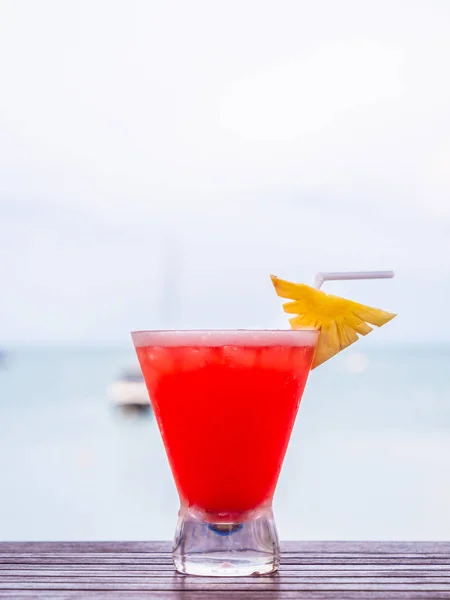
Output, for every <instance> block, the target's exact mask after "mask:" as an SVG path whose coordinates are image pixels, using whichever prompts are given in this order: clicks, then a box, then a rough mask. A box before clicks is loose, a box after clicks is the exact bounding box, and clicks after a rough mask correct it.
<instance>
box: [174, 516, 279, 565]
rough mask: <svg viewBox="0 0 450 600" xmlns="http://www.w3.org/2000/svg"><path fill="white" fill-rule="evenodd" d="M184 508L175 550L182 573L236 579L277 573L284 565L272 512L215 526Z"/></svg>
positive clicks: (177, 531) (175, 556)
mask: <svg viewBox="0 0 450 600" xmlns="http://www.w3.org/2000/svg"><path fill="white" fill-rule="evenodd" d="M204 517H205V515H204V514H202V513H201V512H199V511H196V510H193V509H191V508H181V510H180V513H179V518H178V525H177V530H176V534H175V541H174V547H173V561H174V564H175V568H176V570H177V571H179V572H180V573H186V574H188V575H207V576H209V577H211V576H213V577H214V576H216V577H236V576H248V575H264V574H267V573H273V571H276V570H277V569H278V565H279V564H280V548H279V543H278V534H277V530H276V527H275V521H274V518H273V513H272V509H271V508H264V509H260V510H257V511H254V512H253V513H251V514H250V515H246V518H245V520H243V521H242V522H226V521H225V522H220V523H214V522H211V520H210V518H209V519H208V520H206V519H205V518H204Z"/></svg>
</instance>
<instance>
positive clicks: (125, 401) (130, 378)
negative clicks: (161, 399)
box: [109, 369, 151, 411]
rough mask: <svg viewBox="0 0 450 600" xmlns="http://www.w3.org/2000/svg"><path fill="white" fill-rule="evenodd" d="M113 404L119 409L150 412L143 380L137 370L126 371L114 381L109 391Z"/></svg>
mask: <svg viewBox="0 0 450 600" xmlns="http://www.w3.org/2000/svg"><path fill="white" fill-rule="evenodd" d="M109 395H110V396H111V399H112V402H113V404H115V405H116V406H117V407H119V408H129V409H134V410H142V411H148V410H151V404H150V399H149V397H148V392H147V388H146V387H145V382H144V378H143V377H142V374H141V372H140V371H139V370H137V369H128V370H126V371H124V372H123V373H122V374H121V375H120V377H118V378H117V379H116V381H114V382H113V383H112V384H111V386H110V389H109Z"/></svg>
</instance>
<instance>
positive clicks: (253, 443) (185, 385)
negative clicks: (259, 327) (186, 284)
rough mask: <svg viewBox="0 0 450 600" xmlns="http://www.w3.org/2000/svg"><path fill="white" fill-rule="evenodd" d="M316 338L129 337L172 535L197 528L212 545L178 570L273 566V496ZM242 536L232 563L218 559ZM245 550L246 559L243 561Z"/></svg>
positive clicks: (269, 334) (229, 334)
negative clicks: (165, 470) (169, 504)
mask: <svg viewBox="0 0 450 600" xmlns="http://www.w3.org/2000/svg"><path fill="white" fill-rule="evenodd" d="M317 337H318V332H317V331H315V330H301V331H299V330H297V331H197V332H196V331H191V332H189V331H185V332H175V331H174V332H170V331H167V332H164V331H160V332H158V331H155V332H150V331H149V332H136V333H134V334H133V341H134V343H135V346H136V351H137V354H138V358H139V362H140V365H141V369H142V373H143V375H144V378H145V381H146V384H147V388H148V391H149V394H150V399H151V402H152V405H153V409H154V412H155V416H156V419H157V422H158V426H159V429H160V432H161V435H162V438H163V442H164V445H165V448H166V452H167V456H168V459H169V462H170V466H171V469H172V473H173V476H174V479H175V483H176V486H177V489H178V493H179V496H180V502H181V511H180V521H181V523H179V531H178V534H177V536H178V538H183V536H186V535H187V530H192V532H194V530H195V536H196V542H197V546H198V545H200V546H202V544H201V543H200V541H201V542H204V544H206V546H207V547H208V548H209V550H208V548H205V547H203V548H200V549H199V551H198V553H197V554H198V556H194V560H193V562H194V563H195V565H196V566H195V565H194V567H192V564H190V565H189V566H188V567H186V566H185V568H183V567H182V566H181V567H180V565H179V564H177V560H175V562H176V564H177V568H179V569H180V570H183V571H184V572H190V573H193V572H197V573H200V572H202V573H203V572H205V573H206V572H208V573H209V574H245V573H247V572H255V571H257V572H268V571H270V570H273V569H274V568H276V564H275V563H276V562H277V560H278V559H277V557H276V556H275V555H277V553H278V542H277V539H276V530H275V527H274V524H273V517H272V512H271V505H272V497H273V494H274V491H275V487H276V484H277V480H278V476H279V474H280V469H281V466H282V463H283V459H284V455H285V453H286V449H287V446H288V443H289V438H290V435H291V431H292V427H293V425H294V421H295V417H296V414H297V410H298V407H299V404H300V400H301V396H302V393H303V389H304V387H305V383H306V380H307V378H308V374H309V371H310V368H311V364H312V360H313V357H314V350H315V344H316V341H317ZM255 528H256V529H255ZM244 530H246V531H244ZM258 531H259V534H258ZM200 532H203V534H202V533H200ZM244 534H246V535H247V538H248V537H249V536H250V537H252V536H253V537H254V536H255V535H256V537H257V539H253V540H252V541H249V539H246V540H241V541H240V542H239V544H238V545H237V546H236V548H235V550H234V551H235V552H236V551H238V546H239V547H241V546H242V549H241V552H242V556H240V557H239V561H238V562H239V565H237V566H236V564H235V563H233V561H232V560H231V559H225V560H224V559H223V554H224V552H225V553H226V552H227V551H228V550H227V549H228V547H229V546H230V544H231V545H233V544H234V545H236V542H237V539H238V537H239V536H240V537H243V536H244V537H245V535H244ZM192 535H194V533H192ZM258 535H259V538H258ZM199 536H200V537H199ZM214 536H216V537H215V538H214ZM200 538H201V539H200ZM214 539H215V540H216V542H217V544H216V545H217V546H218V549H217V550H214V551H216V555H214V556H215V558H218V560H219V562H220V561H221V562H220V564H219V563H217V561H216V563H214V561H213V563H214V564H211V560H209V559H208V561H207V562H208V566H207V567H205V555H206V554H208V552H209V554H211V552H213V550H212V549H211V548H210V546H211V543H212V542H214ZM180 543H181V542H180V539H179V540H178V542H177V540H176V544H175V546H176V548H177V547H179V546H180ZM183 543H184V548H186V540H185V539H184V540H183ZM267 543H268V544H269V547H270V548H272V549H271V550H270V548H269V550H267V548H265V544H266V545H267ZM249 544H250V545H251V544H253V547H251V548H250V547H249ZM255 544H256V546H258V544H259V546H261V547H259V546H258V547H257V548H255ZM213 545H214V544H213ZM230 547H231V546H230ZM245 548H247V551H248V550H250V555H251V556H250V555H247V554H248V552H247V554H246V555H245V556H243V555H244V554H245V552H246V551H245ZM181 553H184V557H183V559H182V558H180V564H181V562H183V561H184V564H185V565H186V562H188V563H189V560H190V561H191V563H192V555H195V554H196V552H195V548H192V549H191V551H190V552H186V549H184V550H180V554H181ZM188 554H189V557H188V558H186V556H187V555H188ZM267 554H269V555H270V556H269V557H268V556H267ZM255 557H256V559H257V560H255ZM175 558H176V557H175ZM260 559H262V560H260ZM202 561H203V563H202ZM230 561H231V562H230ZM252 561H253V563H254V565H253V564H252ZM247 563H248V564H247ZM223 564H227V565H228V566H229V567H228V568H225V567H223ZM199 565H200V566H199ZM255 565H256V566H255ZM274 565H275V566H274ZM247 567H248V568H247ZM219 571H220V573H219ZM222 571H224V573H222Z"/></svg>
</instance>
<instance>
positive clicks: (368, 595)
mask: <svg viewBox="0 0 450 600" xmlns="http://www.w3.org/2000/svg"><path fill="white" fill-rule="evenodd" d="M50 593H51V596H49V592H48V591H47V590H43V591H39V590H32V591H31V590H30V591H14V596H11V592H9V591H6V592H4V591H3V592H2V591H1V590H0V598H7V599H8V600H11V598H36V599H37V600H47V599H49V598H51V600H103V599H105V600H249V599H251V600H449V599H450V592H433V593H432V595H430V593H429V592H420V591H419V592H418V591H415V592H411V591H407V592H395V594H390V593H388V594H386V592H383V591H382V592H379V591H369V592H365V591H356V592H351V591H349V592H345V593H343V592H342V591H334V592H333V591H327V592H321V591H310V592H308V593H307V595H306V594H301V595H299V593H298V592H295V591H294V592H282V593H281V594H280V592H261V593H252V594H251V596H250V595H249V593H248V592H234V591H232V592H214V591H212V592H211V591H208V592H205V591H203V592H189V591H185V592H183V593H182V594H179V593H177V594H172V593H170V592H169V593H167V592H164V591H163V592H161V591H154V592H151V595H149V593H148V592H136V591H134V592H120V591H117V592H115V591H108V592H91V591H84V592H71V591H57V592H50Z"/></svg>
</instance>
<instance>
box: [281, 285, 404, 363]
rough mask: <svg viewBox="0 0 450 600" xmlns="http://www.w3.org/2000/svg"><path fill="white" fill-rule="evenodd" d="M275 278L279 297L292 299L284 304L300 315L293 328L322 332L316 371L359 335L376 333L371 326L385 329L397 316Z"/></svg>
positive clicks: (294, 318)
mask: <svg viewBox="0 0 450 600" xmlns="http://www.w3.org/2000/svg"><path fill="white" fill-rule="evenodd" d="M271 279H272V283H273V285H274V287H275V290H276V292H277V294H278V296H280V297H281V298H288V299H289V300H292V302H286V303H285V304H283V309H284V311H285V312H287V313H288V314H292V315H296V316H295V317H292V318H291V319H289V322H290V324H291V327H292V329H302V328H303V327H312V328H314V329H319V330H320V335H319V340H318V342H317V348H316V354H315V357H314V361H313V364H312V367H311V368H312V369H315V368H316V367H318V366H319V365H321V364H322V363H323V362H325V361H326V360H328V359H329V358H331V357H332V356H334V355H335V354H337V353H338V352H340V351H341V350H343V349H344V348H347V347H348V346H350V345H351V344H353V343H354V342H357V341H358V339H359V338H358V334H359V335H367V334H368V333H370V332H371V331H373V329H372V327H370V325H368V323H371V324H372V325H376V326H377V327H381V326H382V325H384V324H385V323H387V322H388V321H390V320H391V319H393V318H394V317H395V316H396V315H395V314H393V313H390V312H386V311H384V310H380V309H379V308H372V307H370V306H365V305H364V304H359V303H358V302H353V301H352V300H347V299H345V298H341V297H339V296H333V295H331V294H326V293H325V292H322V291H321V290H317V289H315V288H313V287H310V286H309V285H305V284H304V283H291V282H290V281H285V280H284V279H279V278H278V277H275V275H271Z"/></svg>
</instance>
